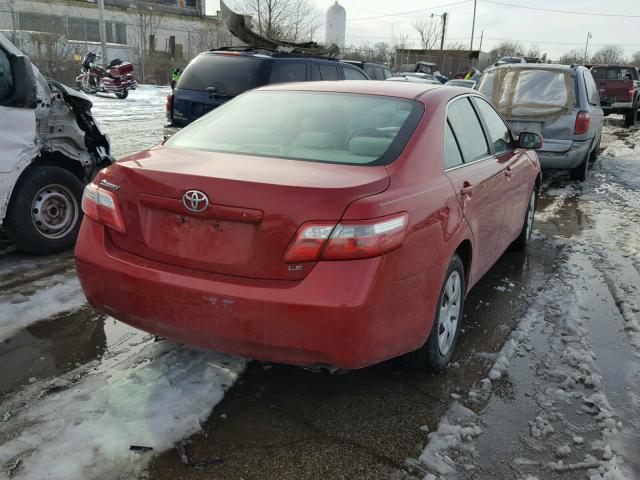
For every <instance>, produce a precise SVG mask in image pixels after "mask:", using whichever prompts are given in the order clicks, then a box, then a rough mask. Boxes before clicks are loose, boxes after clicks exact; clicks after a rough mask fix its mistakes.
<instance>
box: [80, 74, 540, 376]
mask: <svg viewBox="0 0 640 480" xmlns="http://www.w3.org/2000/svg"><path fill="white" fill-rule="evenodd" d="M541 142H542V139H541V138H540V136H538V135H536V134H528V133H525V134H521V135H520V138H519V139H518V140H517V141H516V140H514V139H513V138H512V136H511V134H510V132H509V129H508V127H507V126H506V125H505V123H504V122H503V120H502V119H501V117H500V116H499V115H498V114H497V113H496V112H495V110H494V109H493V108H492V107H491V105H490V104H489V103H488V102H487V101H486V100H485V98H484V97H482V96H481V95H480V94H478V93H473V92H471V91H469V90H468V89H462V88H456V87H442V86H435V85H422V84H405V83H395V82H359V81H350V82H318V83H301V84H281V85H275V86H269V87H265V88H260V89H257V90H253V91H251V92H248V93H246V94H243V95H241V96H239V97H237V98H236V99H234V100H233V101H230V102H228V103H226V104H225V105H224V106H222V107H220V108H218V109H216V110H214V111H213V112H211V113H209V114H208V115H206V116H204V117H202V118H201V119H200V120H198V121H197V122H194V123H193V124H192V125H191V126H189V127H187V128H185V129H184V130H182V131H181V132H179V133H178V134H176V135H175V136H173V137H172V138H171V139H169V140H168V141H167V142H166V143H165V144H164V145H160V146H157V147H154V148H151V149H149V150H145V151H143V152H140V153H138V154H136V155H133V156H131V157H128V158H125V159H123V160H121V161H119V162H118V163H117V164H114V165H112V166H111V167H109V168H107V169H105V170H103V171H101V172H100V173H99V175H98V176H97V178H96V179H95V181H94V182H93V184H91V185H89V186H88V187H87V189H86V191H85V194H84V198H83V202H82V207H83V210H84V212H85V217H84V221H83V223H82V228H81V230H80V237H79V240H78V243H77V247H76V259H77V270H78V275H79V277H80V281H81V283H82V287H83V289H84V292H85V294H86V296H87V298H88V300H89V302H90V303H91V304H92V305H93V306H95V307H96V308H98V309H100V310H102V311H104V312H106V313H108V314H109V315H112V316H114V317H115V318H117V319H119V320H122V321H123V322H126V323H128V324H130V325H133V326H135V327H138V328H141V329H143V330H146V331H148V332H152V333H154V334H157V335H160V336H162V337H166V338H169V339H173V340H177V341H179V342H184V343H187V344H193V345H198V346H201V347H205V348H210V349H214V350H218V351H221V352H228V353H233V354H241V355H245V356H248V357H252V358H257V359H262V360H268V361H275V362H283V363H291V364H298V365H305V366H309V367H315V368H327V369H330V370H332V369H336V368H340V369H354V368H360V367H364V366H367V365H371V364H374V363H377V362H380V361H383V360H386V359H389V358H392V357H396V356H399V355H403V354H406V353H409V352H412V353H411V354H410V355H409V358H410V359H412V360H413V363H415V364H418V365H419V366H425V367H430V368H435V369H439V368H443V367H444V366H445V365H446V364H447V362H449V360H450V359H451V357H452V353H453V349H454V347H455V345H456V340H457V337H458V332H459V329H460V323H461V321H462V317H463V305H464V299H465V296H466V294H467V292H468V291H469V289H471V287H473V285H474V284H475V283H476V282H478V280H479V279H480V278H481V277H482V276H483V275H484V273H485V272H486V271H487V270H488V269H489V268H490V267H491V266H492V265H493V264H494V262H496V260H497V259H498V258H499V257H500V256H501V255H502V253H503V252H504V251H505V250H506V249H507V247H509V245H511V244H514V243H515V244H516V245H517V246H519V247H524V246H526V243H527V240H528V238H529V234H530V232H531V227H532V224H533V214H534V211H535V206H536V198H537V192H538V188H539V185H540V167H539V164H538V160H537V156H536V153H535V152H534V151H533V150H532V149H535V148H539V147H540V145H541Z"/></svg>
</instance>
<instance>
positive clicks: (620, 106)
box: [602, 102, 633, 114]
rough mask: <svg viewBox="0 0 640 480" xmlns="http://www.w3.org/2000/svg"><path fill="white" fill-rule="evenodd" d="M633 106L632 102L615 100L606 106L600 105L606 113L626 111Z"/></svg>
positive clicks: (622, 112)
mask: <svg viewBox="0 0 640 480" xmlns="http://www.w3.org/2000/svg"><path fill="white" fill-rule="evenodd" d="M632 108H633V102H615V103H612V104H611V105H607V106H606V107H605V106H603V107H602V111H603V112H604V113H606V114H610V113H621V114H624V113H627V112H628V111H629V110H631V109H632Z"/></svg>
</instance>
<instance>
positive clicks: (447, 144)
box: [444, 121, 462, 169]
mask: <svg viewBox="0 0 640 480" xmlns="http://www.w3.org/2000/svg"><path fill="white" fill-rule="evenodd" d="M459 165H462V156H461V155H460V148H459V147H458V142H457V141H456V137H455V136H454V135H453V132H452V131H451V127H450V126H449V122H448V121H447V124H446V126H445V131H444V168H445V169H449V168H454V167H457V166H459Z"/></svg>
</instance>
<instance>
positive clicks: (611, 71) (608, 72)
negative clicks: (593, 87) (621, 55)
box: [591, 67, 636, 80]
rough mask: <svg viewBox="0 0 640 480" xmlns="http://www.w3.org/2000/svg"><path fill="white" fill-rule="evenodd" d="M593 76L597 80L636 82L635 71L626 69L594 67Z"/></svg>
mask: <svg viewBox="0 0 640 480" xmlns="http://www.w3.org/2000/svg"><path fill="white" fill-rule="evenodd" d="M591 75H593V78H595V79H596V80H636V77H635V72H634V71H633V69H632V68H626V67H593V68H592V69H591Z"/></svg>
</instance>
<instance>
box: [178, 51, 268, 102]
mask: <svg viewBox="0 0 640 480" xmlns="http://www.w3.org/2000/svg"><path fill="white" fill-rule="evenodd" d="M265 63H266V62H265V61H264V60H262V59H259V58H253V57H250V56H245V55H218V54H202V55H199V56H197V57H196V58H195V59H194V60H192V61H191V63H189V65H187V68H185V70H184V72H183V74H182V75H181V76H180V80H178V84H177V85H176V88H179V89H184V90H197V91H201V92H204V91H206V90H207V88H208V87H214V88H215V89H216V93H219V94H221V95H229V96H236V95H239V94H241V93H243V92H246V91H247V90H251V89H252V88H255V87H257V86H259V85H262V84H264V83H265V78H264V66H265Z"/></svg>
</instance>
